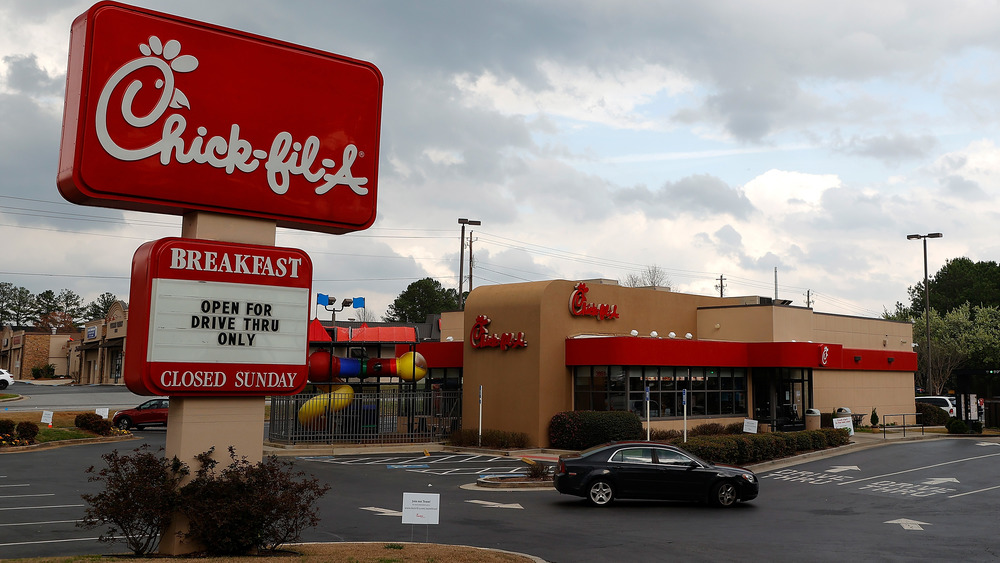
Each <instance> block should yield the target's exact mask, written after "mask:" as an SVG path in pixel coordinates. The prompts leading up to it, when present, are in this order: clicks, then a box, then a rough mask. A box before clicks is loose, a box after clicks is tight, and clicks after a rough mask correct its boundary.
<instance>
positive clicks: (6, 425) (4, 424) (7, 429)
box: [0, 418, 17, 435]
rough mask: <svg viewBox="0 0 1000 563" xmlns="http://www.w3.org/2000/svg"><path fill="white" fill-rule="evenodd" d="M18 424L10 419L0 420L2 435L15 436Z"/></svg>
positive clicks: (0, 432) (0, 433)
mask: <svg viewBox="0 0 1000 563" xmlns="http://www.w3.org/2000/svg"><path fill="white" fill-rule="evenodd" d="M16 427H17V423H16V422H14V421H13V420H11V419H9V418H0V435H3V434H13V433H14V428H16Z"/></svg>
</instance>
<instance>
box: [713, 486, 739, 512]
mask: <svg viewBox="0 0 1000 563" xmlns="http://www.w3.org/2000/svg"><path fill="white" fill-rule="evenodd" d="M712 503H714V504H715V506H721V507H729V506H732V505H734V504H736V485H734V484H733V483H732V482H731V481H721V482H719V483H716V484H715V486H714V487H712Z"/></svg>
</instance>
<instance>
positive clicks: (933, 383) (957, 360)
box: [913, 303, 974, 395]
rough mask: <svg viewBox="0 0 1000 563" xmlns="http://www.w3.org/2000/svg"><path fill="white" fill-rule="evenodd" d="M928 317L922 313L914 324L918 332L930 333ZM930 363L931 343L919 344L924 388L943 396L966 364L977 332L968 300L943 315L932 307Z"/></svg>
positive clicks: (921, 377) (920, 369)
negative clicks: (953, 378) (955, 375)
mask: <svg viewBox="0 0 1000 563" xmlns="http://www.w3.org/2000/svg"><path fill="white" fill-rule="evenodd" d="M925 322H926V317H925V316H924V315H921V316H919V317H917V318H916V320H915V321H914V323H913V333H914V334H926V333H925V330H926V328H925V327H926V325H925V324H924V323H925ZM930 325H931V341H930V356H931V359H930V363H928V361H927V343H925V342H922V341H920V340H919V339H918V342H920V346H918V347H917V369H918V370H919V374H920V375H919V377H920V379H921V380H922V382H923V387H924V388H925V389H927V390H928V391H929V392H930V393H931V394H932V395H941V394H942V393H943V391H944V389H945V387H946V386H947V385H948V383H949V382H950V381H951V378H952V375H953V374H954V373H955V370H956V369H958V368H960V367H962V366H963V365H964V364H965V363H966V360H967V359H968V357H969V352H970V349H971V342H972V339H971V337H970V334H971V333H972V332H973V330H974V329H973V321H972V314H971V310H970V307H969V305H968V304H967V303H966V304H964V305H962V306H960V307H958V308H956V309H953V310H951V311H948V312H947V313H945V315H944V316H943V317H942V316H941V315H939V314H938V312H937V311H935V310H934V309H931V314H930Z"/></svg>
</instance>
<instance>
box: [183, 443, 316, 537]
mask: <svg viewBox="0 0 1000 563" xmlns="http://www.w3.org/2000/svg"><path fill="white" fill-rule="evenodd" d="M212 451H213V450H209V451H207V452H205V453H203V454H199V455H198V456H196V459H197V460H198V462H199V463H200V464H201V468H200V469H198V472H197V473H196V475H195V478H194V479H193V480H192V481H191V482H190V483H188V484H186V485H184V486H183V487H181V489H180V510H181V513H182V514H183V515H184V516H186V517H187V518H188V520H189V525H190V527H189V529H188V532H187V533H186V534H185V538H188V539H192V540H194V541H196V542H198V543H200V544H201V545H203V546H204V547H205V550H206V553H207V554H208V555H214V556H218V555H247V554H253V553H254V552H259V551H261V550H267V551H274V550H276V549H277V548H278V547H279V546H280V545H282V544H284V543H288V542H294V541H297V540H298V539H299V538H300V536H301V534H302V532H303V531H304V530H305V529H306V528H309V527H314V526H316V525H317V524H318V523H319V515H318V509H317V508H316V507H315V503H316V501H317V500H319V498H320V497H322V496H323V495H324V494H326V492H327V491H329V490H330V486H329V485H326V484H320V482H319V481H318V480H317V479H315V478H305V473H303V472H301V471H300V472H298V473H293V472H292V471H291V467H292V463H291V462H290V461H287V460H279V459H278V458H277V457H276V456H271V457H269V458H266V459H264V460H263V461H261V462H260V463H257V464H251V463H250V462H249V461H247V459H246V458H245V457H243V458H237V457H236V452H235V450H234V449H233V448H232V447H230V448H229V457H230V464H229V465H228V466H226V467H225V468H224V469H222V470H221V471H216V466H217V465H218V462H217V461H216V460H214V459H213V458H212Z"/></svg>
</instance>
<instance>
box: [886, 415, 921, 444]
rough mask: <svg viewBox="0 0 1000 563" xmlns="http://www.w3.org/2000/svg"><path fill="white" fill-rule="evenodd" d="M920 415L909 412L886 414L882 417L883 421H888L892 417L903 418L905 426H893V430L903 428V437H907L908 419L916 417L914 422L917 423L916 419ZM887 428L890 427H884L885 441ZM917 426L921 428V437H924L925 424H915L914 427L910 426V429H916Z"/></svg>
mask: <svg viewBox="0 0 1000 563" xmlns="http://www.w3.org/2000/svg"><path fill="white" fill-rule="evenodd" d="M920 414H921V413H919V412H907V413H899V414H884V415H882V420H887V419H888V418H889V417H890V416H901V417H903V424H902V425H901V426H893V428H902V429H903V436H904V437H906V428H907V425H906V417H908V416H912V417H914V422H916V417H918V416H920ZM886 426H888V425H887V424H883V425H882V439H885V429H886ZM917 426H919V427H920V435H921V436H923V435H924V425H923V424H914V425H912V426H910V428H916V427H917Z"/></svg>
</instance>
